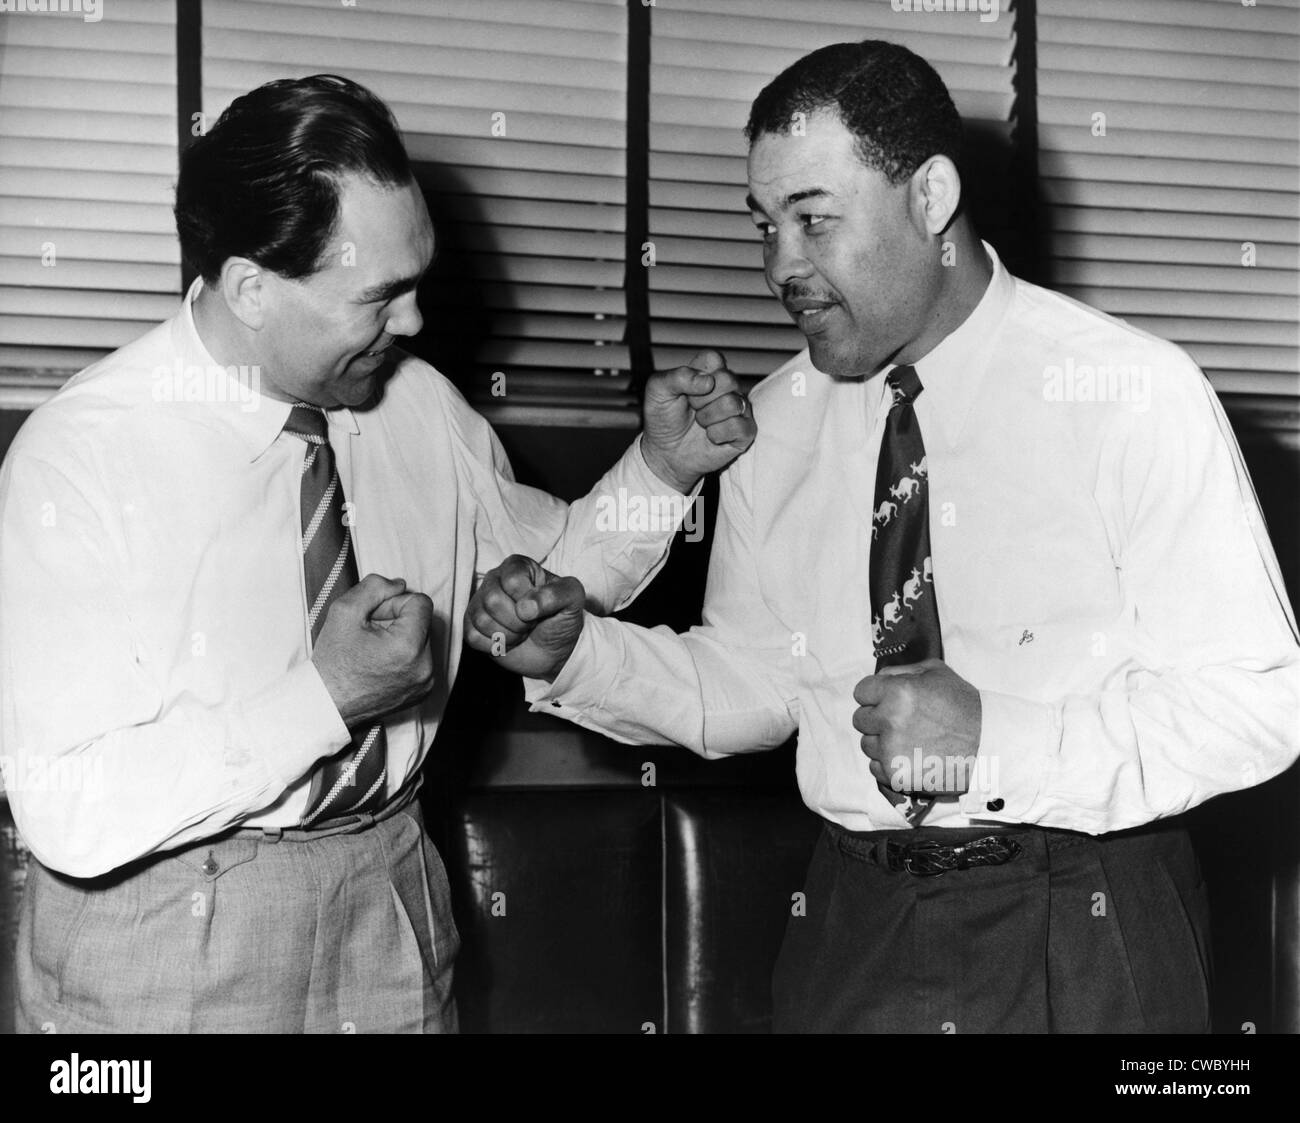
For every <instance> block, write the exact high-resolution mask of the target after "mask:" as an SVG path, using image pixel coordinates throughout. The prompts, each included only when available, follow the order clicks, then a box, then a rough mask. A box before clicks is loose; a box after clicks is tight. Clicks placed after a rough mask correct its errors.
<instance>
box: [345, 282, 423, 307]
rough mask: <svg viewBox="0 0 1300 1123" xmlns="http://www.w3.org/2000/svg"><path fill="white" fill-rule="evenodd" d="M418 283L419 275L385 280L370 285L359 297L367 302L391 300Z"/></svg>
mask: <svg viewBox="0 0 1300 1123" xmlns="http://www.w3.org/2000/svg"><path fill="white" fill-rule="evenodd" d="M419 283H420V278H419V277H403V278H401V279H400V280H396V281H385V282H383V284H379V285H372V286H371V287H370V288H368V289H366V290H365V292H363V293H362V294H361V296H360V297H359V299H360V300H362V301H365V302H367V303H368V302H369V301H372V300H391V299H392V298H393V297H395V296H400V295H401V294H402V293H404V292H410V291H411V289H413V288H415V286H416V285H418V284H419Z"/></svg>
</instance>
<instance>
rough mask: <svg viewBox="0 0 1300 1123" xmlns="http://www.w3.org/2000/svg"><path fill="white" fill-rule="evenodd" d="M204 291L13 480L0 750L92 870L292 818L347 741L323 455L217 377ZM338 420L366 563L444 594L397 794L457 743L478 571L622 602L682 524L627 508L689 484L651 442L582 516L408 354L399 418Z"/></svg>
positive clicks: (40, 847)
mask: <svg viewBox="0 0 1300 1123" xmlns="http://www.w3.org/2000/svg"><path fill="white" fill-rule="evenodd" d="M197 290H198V286H197V285H196V286H195V288H194V289H192V290H191V292H190V294H189V295H188V297H187V299H186V301H185V302H184V304H183V306H182V308H181V311H180V312H179V314H178V315H177V316H176V317H175V318H173V319H172V320H170V321H168V322H166V323H164V324H162V325H160V326H159V327H157V328H155V329H154V330H152V331H151V332H149V333H148V334H147V335H145V336H144V337H142V338H141V339H139V340H137V341H136V342H134V343H132V344H130V345H128V346H127V347H125V348H123V349H121V350H120V351H117V352H115V353H114V354H112V355H110V356H108V357H107V358H105V359H104V360H103V361H101V362H99V363H97V364H95V365H94V366H92V367H90V368H88V369H86V370H85V371H83V372H82V373H81V374H80V375H78V376H77V377H76V378H74V379H72V380H71V381H70V382H69V383H68V385H67V386H66V387H64V388H63V389H62V390H61V391H60V392H59V393H58V394H56V395H55V396H54V398H53V399H51V401H50V402H48V403H47V404H45V405H44V406H42V407H41V408H40V409H38V410H36V411H35V413H34V414H33V415H32V416H31V418H29V419H28V421H27V422H26V424H25V425H24V426H23V428H22V430H21V431H20V432H19V434H18V436H17V438H16V439H15V441H14V444H13V446H12V448H11V450H10V452H9V454H8V456H7V458H6V460H5V463H4V467H3V471H2V472H0V759H2V760H3V763H4V764H5V781H6V784H7V786H8V789H9V790H8V796H9V799H10V802H11V805H12V809H13V813H14V817H15V821H16V822H17V825H18V827H19V830H20V831H21V832H22V835H23V837H24V839H25V840H26V842H27V844H28V845H29V846H30V847H31V849H32V851H33V853H34V854H35V855H36V857H37V858H39V859H40V860H41V861H42V862H43V863H44V864H45V865H47V866H50V867H52V868H54V869H57V870H61V871H63V872H65V873H68V874H72V875H74V876H91V875H95V874H100V873H103V872H105V871H107V870H110V869H113V868H115V867H116V866H119V865H121V864H122V863H124V862H127V861H129V860H132V859H134V858H138V857H141V856H143V855H146V854H149V853H152V852H155V851H158V850H164V849H168V848H171V847H175V846H178V845H181V844H183V843H186V842H190V841H194V840H197V839H201V838H204V837H207V836H209V835H212V834H215V833H217V832H219V831H221V830H223V829H225V828H227V827H230V826H232V825H236V824H240V825H244V826H260V827H287V826H292V825H294V824H296V823H297V822H298V821H299V820H300V819H301V816H302V813H303V810H304V807H305V803H306V799H307V795H308V790H309V786H310V783H309V780H310V771H311V769H312V767H313V765H315V764H316V762H317V761H319V760H320V759H321V758H323V757H326V756H329V755H331V754H333V753H335V752H337V751H338V750H340V749H341V748H343V747H344V746H346V745H347V744H348V741H349V734H348V730H347V729H346V727H345V726H344V724H343V722H342V721H341V719H340V717H339V715H338V712H337V710H336V709H335V707H334V704H333V702H332V700H331V698H330V695H329V693H328V692H327V691H326V689H325V686H324V683H323V682H322V681H321V678H320V675H319V674H318V673H317V671H316V668H315V665H314V664H313V663H312V662H311V660H310V633H309V631H308V627H307V615H306V605H305V590H304V585H303V570H302V560H301V550H300V546H299V526H300V521H299V510H298V508H299V493H300V478H301V465H302V461H303V457H304V455H305V451H306V447H307V446H306V444H305V442H303V441H301V440H299V439H297V438H294V437H292V436H289V435H284V434H282V432H281V430H282V427H283V425H284V422H285V420H286V418H287V417H288V414H289V405H288V404H287V403H284V402H278V401H275V400H273V399H270V398H267V397H264V396H261V395H260V394H258V393H256V392H255V389H256V387H255V384H254V382H253V380H252V378H251V376H250V377H248V378H247V379H244V380H241V379H240V378H239V372H238V371H233V372H232V373H233V374H234V375H235V377H234V378H230V377H221V378H217V379H216V380H215V381H214V380H213V379H212V377H211V375H210V374H208V373H207V372H209V371H212V370H214V369H217V370H219V369H220V368H217V367H216V364H215V362H214V360H213V359H212V358H211V356H210V355H209V354H208V353H207V351H206V349H205V348H204V346H203V344H202V341H201V340H200V338H199V336H198V334H197V333H196V331H195V327H194V322H193V316H192V312H191V301H192V299H193V297H194V295H195V293H196V292H197ZM189 397H193V398H195V399H196V400H185V399H187V398H189ZM223 398H224V399H225V400H221V399H223ZM197 399H204V400H197ZM328 419H329V428H330V443H331V445H332V446H333V448H334V449H335V453H336V461H337V464H338V470H339V474H340V478H341V480H342V483H343V488H344V492H345V495H346V497H347V500H348V502H349V503H350V504H351V508H350V520H351V526H352V533H353V537H354V542H355V548H356V551H357V562H358V571H359V573H360V574H361V575H363V576H364V575H365V574H367V573H371V572H377V573H380V574H383V575H384V576H387V577H401V578H404V579H405V580H406V582H407V586H408V588H410V589H412V590H415V591H419V592H422V593H425V594H427V595H428V596H429V597H431V598H432V600H433V604H434V627H433V637H432V644H433V652H434V658H435V666H436V673H437V683H436V686H435V688H434V690H433V692H432V694H431V695H430V696H429V697H428V698H427V699H426V700H425V701H424V702H423V703H421V704H419V705H417V706H414V707H411V708H410V709H407V710H405V711H403V712H401V713H399V714H396V715H393V716H391V717H389V718H388V719H386V721H385V726H386V730H387V741H388V777H389V779H388V792H389V794H390V795H392V794H394V793H396V792H397V791H398V790H399V789H400V788H401V786H402V785H404V784H405V783H406V782H407V781H408V780H409V779H410V778H411V777H412V776H413V775H414V774H415V773H416V771H417V770H418V769H419V768H420V765H421V763H422V762H423V760H424V758H425V755H426V753H427V752H428V749H429V746H430V743H431V742H432V739H433V736H434V733H435V731H436V730H437V726H438V722H439V720H440V718H441V716H442V713H443V710H444V707H445V705H446V702H447V697H448V694H449V691H450V689H451V685H452V682H453V680H454V678H455V675H456V668H457V664H458V661H459V656H460V651H461V638H462V617H463V615H464V611H465V607H466V605H467V603H468V599H469V596H470V594H471V591H472V587H473V583H474V579H475V574H476V573H477V574H482V573H485V572H487V571H488V570H489V569H491V568H492V567H494V566H496V565H497V564H499V563H500V562H501V561H502V560H503V559H504V558H505V557H506V556H507V555H509V554H511V553H522V554H528V555H530V556H532V557H536V558H539V559H542V560H543V561H544V564H545V565H546V566H547V567H548V568H549V569H551V570H553V571H555V572H559V573H565V574H572V575H574V576H577V577H579V578H580V579H581V580H582V581H583V583H584V585H585V586H586V588H587V592H588V596H589V603H591V604H594V605H595V606H598V608H599V609H600V610H602V611H613V610H615V609H617V608H619V607H622V606H623V605H624V604H626V603H628V602H629V601H631V600H632V598H633V597H634V596H635V595H636V593H637V592H638V591H639V590H640V589H641V588H642V587H643V586H644V585H645V583H646V582H647V581H648V580H649V579H650V577H651V576H652V575H653V574H654V572H656V571H657V569H658V568H659V567H660V566H661V565H662V563H663V561H664V559H665V558H666V555H667V550H668V544H669V542H670V540H671V536H672V532H673V530H674V526H673V525H669V523H670V522H671V518H670V517H665V518H663V519H660V520H658V525H657V526H656V525H652V526H651V527H650V528H649V529H648V530H646V531H644V532H642V533H634V534H633V533H626V532H621V531H619V530H617V529H610V528H611V527H612V526H615V525H616V522H615V520H611V519H610V518H609V517H608V511H609V509H610V507H609V506H607V505H606V504H613V503H615V502H616V498H615V497H617V496H618V495H619V489H626V493H627V494H630V495H637V496H647V497H649V496H655V495H659V494H661V493H665V492H669V491H670V489H668V488H667V487H666V485H664V484H662V483H660V482H659V481H658V480H657V478H656V477H655V476H654V474H653V473H652V472H651V471H650V469H649V467H648V466H647V465H646V463H645V461H644V459H643V457H642V455H641V452H640V448H639V442H638V443H636V444H634V445H633V446H632V447H631V448H629V450H628V452H627V453H626V454H625V455H624V457H623V458H622V460H621V461H620V462H619V463H618V464H617V465H615V467H614V468H612V469H611V470H610V472H609V473H608V474H607V475H606V476H605V477H604V478H603V479H602V480H600V481H599V482H598V483H597V485H596V486H595V488H594V489H593V490H592V492H591V494H589V495H588V496H586V497H585V498H583V499H581V500H579V501H577V502H575V503H574V504H572V505H568V504H565V503H563V502H561V501H560V500H558V499H555V498H554V497H552V496H550V495H548V494H546V493H544V492H541V491H538V490H536V489H534V488H530V487H524V486H521V485H520V484H518V483H516V482H515V481H514V479H513V477H512V474H511V470H510V466H509V463H508V462H507V459H506V456H505V454H504V452H503V450H502V448H501V445H500V443H499V442H498V440H497V438H496V436H495V434H494V433H493V432H492V430H491V428H490V427H489V426H488V424H487V422H486V421H484V420H483V419H482V418H481V417H480V416H479V415H478V414H476V413H475V412H474V411H473V410H472V409H470V407H469V406H468V405H467V404H466V403H465V401H464V400H463V398H462V397H461V396H460V394H459V393H458V392H457V391H456V390H455V389H454V388H453V387H452V386H451V384H450V383H448V382H447V381H446V379H444V378H443V377H442V376H441V375H440V374H438V372H437V371H435V370H434V369H433V368H432V367H431V366H429V365H428V364H427V363H425V362H422V361H421V360H419V359H416V358H414V357H411V356H405V357H403V358H401V360H400V362H399V363H398V364H397V367H396V370H395V373H394V374H393V375H392V377H391V378H390V379H389V381H388V383H387V384H386V387H385V390H384V394H383V398H382V401H381V402H380V404H379V405H377V406H376V407H374V408H372V409H368V410H365V411H355V412H354V411H351V410H347V409H338V410H333V411H330V412H329V414H328ZM602 497H604V499H603V500H602ZM681 507H682V504H681V501H680V497H678V500H677V503H676V506H675V508H674V507H673V506H672V505H671V504H668V505H665V506H663V507H661V510H664V511H668V512H672V511H674V510H676V511H680V510H681ZM602 516H604V517H602Z"/></svg>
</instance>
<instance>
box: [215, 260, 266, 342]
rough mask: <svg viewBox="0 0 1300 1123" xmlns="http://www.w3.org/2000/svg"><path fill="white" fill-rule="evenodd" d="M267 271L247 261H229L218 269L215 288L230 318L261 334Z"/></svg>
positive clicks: (264, 313) (264, 315)
mask: <svg viewBox="0 0 1300 1123" xmlns="http://www.w3.org/2000/svg"><path fill="white" fill-rule="evenodd" d="M266 280H267V277H266V271H265V270H264V269H263V268H262V267H261V266H260V265H258V264H257V262H255V261H250V260H249V259H248V258H246V257H228V258H226V261H225V263H224V264H223V265H222V266H221V276H220V278H219V280H218V288H219V289H220V290H221V298H222V299H223V300H224V301H225V302H226V307H227V308H229V309H230V312H231V314H232V315H233V316H234V317H235V318H236V319H237V320H239V321H240V323H242V324H243V325H244V326H245V327H246V328H249V329H250V330H252V331H260V330H261V329H262V325H263V323H265V321H266V304H267V298H268V296H269V295H270V294H269V293H268V291H267V287H266Z"/></svg>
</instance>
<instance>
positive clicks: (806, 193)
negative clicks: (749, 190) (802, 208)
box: [745, 187, 834, 213]
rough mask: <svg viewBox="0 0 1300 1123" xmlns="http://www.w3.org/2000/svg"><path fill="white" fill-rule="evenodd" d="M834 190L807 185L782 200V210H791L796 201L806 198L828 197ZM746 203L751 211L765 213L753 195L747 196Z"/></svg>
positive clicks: (799, 201)
mask: <svg viewBox="0 0 1300 1123" xmlns="http://www.w3.org/2000/svg"><path fill="white" fill-rule="evenodd" d="M833 194H834V192H832V191H829V190H827V189H826V188H825V187H806V188H804V190H802V191H794V192H791V193H790V194H789V195H787V196H786V197H785V198H784V199H782V200H781V206H780V209H781V210H783V211H784V210H789V209H790V208H791V207H792V206H794V204H795V203H801V202H803V200H805V199H828V198H830V197H831V196H832V195H833ZM745 203H746V204H747V205H748V207H749V209H750V210H751V211H758V212H760V213H765V212H764V211H763V208H762V207H761V206H759V203H758V200H757V199H755V198H754V196H753V195H746V196H745Z"/></svg>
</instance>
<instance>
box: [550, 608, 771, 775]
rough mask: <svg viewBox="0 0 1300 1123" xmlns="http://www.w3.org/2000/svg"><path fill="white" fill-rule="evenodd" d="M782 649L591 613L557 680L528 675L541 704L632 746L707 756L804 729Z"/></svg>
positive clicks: (763, 745) (755, 746) (758, 746)
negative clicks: (729, 643)
mask: <svg viewBox="0 0 1300 1123" xmlns="http://www.w3.org/2000/svg"><path fill="white" fill-rule="evenodd" d="M780 658H781V656H780V654H779V653H777V652H759V651H747V650H741V649H739V648H735V647H732V648H726V647H724V645H723V644H721V643H720V642H719V641H718V639H717V638H716V637H714V636H713V635H711V634H710V629H707V628H694V629H692V630H691V631H690V632H687V633H684V634H681V635H677V634H675V633H673V632H672V631H671V630H670V629H668V628H665V627H660V628H653V629H648V628H641V627H637V626H636V625H632V624H626V623H623V622H622V621H618V620H609V619H601V618H598V617H592V616H590V615H588V617H587V620H586V623H585V626H584V628H583V633H582V636H581V638H580V639H579V641H578V645H577V647H576V648H575V649H574V651H573V654H572V655H571V656H570V657H569V660H568V662H567V663H566V664H565V666H564V668H563V669H562V670H561V672H560V673H559V675H558V676H557V677H556V679H555V681H554V683H546V682H541V681H539V680H526V683H527V697H528V700H529V701H530V702H531V703H532V708H533V709H534V710H540V711H542V712H545V713H550V714H553V715H555V716H557V717H564V718H567V719H568V720H570V721H573V722H575V723H577V724H579V725H582V726H584V727H585V728H588V729H592V730H595V731H596V732H599V733H603V734H604V735H605V736H607V737H610V738H612V739H613V740H616V741H622V742H624V743H627V744H671V745H680V746H682V747H684V748H687V749H690V750H691V751H692V752H695V753H698V754H699V755H701V756H704V757H719V756H727V755H730V754H733V753H743V752H756V751H760V750H763V749H771V748H775V747H776V746H778V745H781V744H783V743H784V742H785V741H786V740H788V739H789V737H790V736H791V734H792V733H793V732H794V731H795V729H796V728H797V707H796V704H795V702H794V699H793V690H792V689H791V688H790V686H789V684H788V682H786V681H784V679H785V676H784V675H783V673H782V672H781V671H780V670H779V668H778V667H777V666H776V664H778V663H779V661H780Z"/></svg>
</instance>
